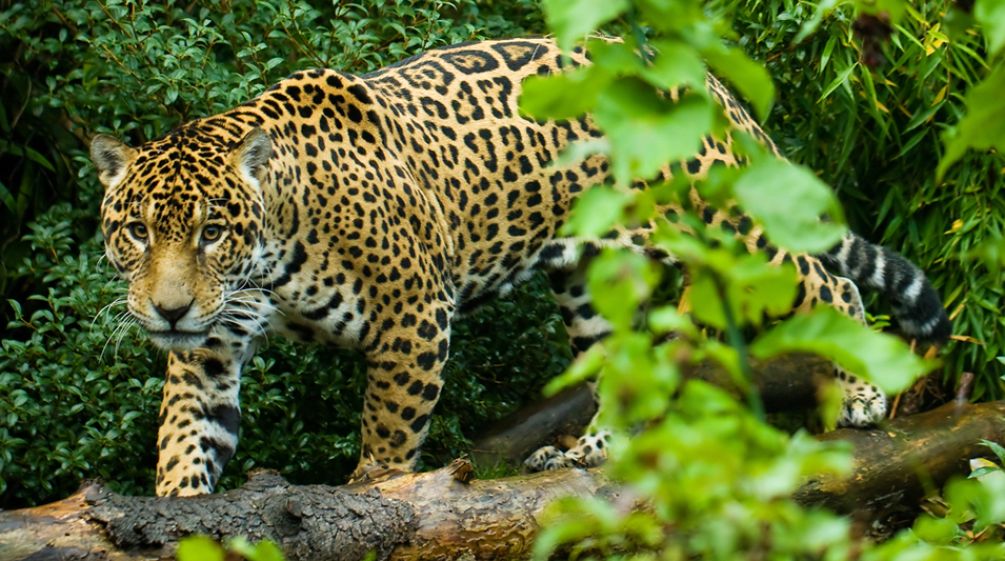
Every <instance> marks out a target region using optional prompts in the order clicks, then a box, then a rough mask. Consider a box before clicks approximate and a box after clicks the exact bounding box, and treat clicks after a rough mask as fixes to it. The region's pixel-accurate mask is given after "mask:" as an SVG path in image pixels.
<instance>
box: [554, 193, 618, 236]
mask: <svg viewBox="0 0 1005 561" xmlns="http://www.w3.org/2000/svg"><path fill="white" fill-rule="evenodd" d="M629 200H631V197H630V196H629V195H628V194H627V193H624V192H622V191H618V190H617V189H614V188H612V187H608V186H606V185H598V186H596V187H593V188H591V189H588V190H587V191H586V192H585V193H583V194H582V196H580V197H579V198H578V199H577V200H576V203H575V206H574V207H573V209H572V214H571V215H570V216H569V221H568V222H566V223H565V224H564V225H563V226H562V232H563V233H564V234H572V235H577V236H586V237H599V236H602V235H603V234H606V233H607V232H609V231H610V230H611V228H613V227H614V225H615V224H617V223H618V221H619V220H620V219H621V211H622V210H623V209H624V208H625V205H627V204H628V201H629Z"/></svg>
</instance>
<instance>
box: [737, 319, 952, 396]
mask: <svg viewBox="0 0 1005 561" xmlns="http://www.w3.org/2000/svg"><path fill="white" fill-rule="evenodd" d="M750 351H751V353H752V354H754V355H755V356H757V357H759V358H770V357H772V356H777V355H779V354H782V353H792V352H810V353H816V354H819V355H821V356H823V357H826V358H829V359H831V360H833V361H834V362H835V363H837V364H838V365H839V366H841V367H843V368H844V369H845V370H847V371H849V372H851V373H852V374H855V375H856V376H861V377H863V378H865V379H866V380H868V381H870V382H872V383H874V384H876V385H877V386H879V387H880V388H881V389H883V390H884V391H885V392H886V393H889V394H894V393H897V392H899V391H902V390H904V389H906V388H907V387H908V386H910V385H911V384H912V383H913V382H914V380H916V379H917V378H918V377H919V376H921V375H922V374H924V373H925V372H928V371H929V370H931V369H932V368H933V367H934V366H935V365H934V363H932V362H929V361H925V360H923V359H921V358H920V357H918V356H917V355H915V354H914V353H912V352H911V350H910V348H909V347H908V346H907V344H905V343H904V342H903V341H901V340H900V339H897V338H896V337H893V336H890V335H885V334H882V333H877V332H875V331H872V330H870V329H869V328H868V327H866V326H864V325H862V324H861V323H859V322H857V321H856V320H854V319H852V318H850V317H848V316H846V315H844V314H842V313H841V312H838V311H837V310H836V309H834V308H832V307H830V306H819V307H817V308H815V309H814V310H813V311H812V312H811V313H808V314H800V315H796V316H795V317H792V318H790V319H788V320H786V321H784V322H782V323H781V324H779V325H778V326H776V327H774V328H773V329H771V330H770V331H768V332H767V333H765V334H764V335H762V336H761V337H759V338H758V339H757V340H756V341H755V342H754V344H753V345H751V348H750Z"/></svg>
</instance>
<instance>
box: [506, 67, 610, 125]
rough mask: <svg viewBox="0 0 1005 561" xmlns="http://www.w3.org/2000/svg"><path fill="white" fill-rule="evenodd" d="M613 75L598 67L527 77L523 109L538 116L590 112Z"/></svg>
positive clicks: (548, 117) (521, 102)
mask: <svg viewBox="0 0 1005 561" xmlns="http://www.w3.org/2000/svg"><path fill="white" fill-rule="evenodd" d="M610 80H611V78H610V76H609V75H608V74H607V73H606V72H604V71H603V70H601V69H599V68H596V67H592V66H590V67H583V68H577V69H575V70H572V71H569V72H563V73H561V74H552V75H549V76H531V77H529V78H527V79H526V80H524V82H523V91H522V93H521V94H520V102H519V103H520V112H521V113H523V114H524V115H529V116H531V117H535V118H538V119H573V118H576V117H579V116H580V115H583V114H586V113H589V112H590V111H592V110H593V108H594V106H595V105H596V103H597V97H598V96H599V95H600V93H601V91H603V89H604V87H606V86H607V84H608V83H609V82H610Z"/></svg>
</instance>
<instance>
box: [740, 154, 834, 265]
mask: <svg viewBox="0 0 1005 561" xmlns="http://www.w3.org/2000/svg"><path fill="white" fill-rule="evenodd" d="M734 192H735V194H736V198H737V201H739V203H740V206H741V207H743V209H744V210H745V211H746V212H747V213H748V214H749V215H750V216H751V217H752V218H753V219H754V220H756V221H758V222H759V223H760V224H761V225H762V226H763V227H764V231H765V233H766V234H767V236H768V239H770V240H771V241H772V242H773V243H775V244H777V245H779V246H782V247H784V248H786V249H788V250H790V251H794V252H808V253H819V252H821V251H825V250H826V249H828V248H830V247H832V246H833V245H834V244H835V243H837V242H838V241H839V240H840V239H841V236H842V235H844V232H845V227H844V225H843V216H844V214H843V212H842V211H841V205H840V204H839V203H838V200H837V198H836V197H835V196H834V193H833V192H832V191H831V190H830V187H828V186H827V185H826V184H825V183H824V182H822V181H820V180H819V179H817V177H816V176H815V175H813V173H811V172H810V171H809V170H807V169H806V168H803V167H800V166H796V165H793V164H790V163H788V162H786V161H784V160H779V159H775V158H762V159H760V160H758V161H757V162H755V163H754V164H752V165H751V166H750V168H748V169H747V171H746V172H745V173H743V175H741V176H740V179H739V180H738V181H737V183H736V185H735V187H734ZM824 216H826V217H827V218H828V220H829V222H824V221H823V217H824Z"/></svg>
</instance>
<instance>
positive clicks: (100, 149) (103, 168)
mask: <svg viewBox="0 0 1005 561" xmlns="http://www.w3.org/2000/svg"><path fill="white" fill-rule="evenodd" d="M135 157H136V150H135V149H133V148H130V147H129V146H126V145H125V144H123V143H122V142H120V141H119V140H117V139H115V138H112V137H111V136H108V135H107V134H99V135H97V136H95V137H94V138H92V139H91V161H92V162H94V167H95V168H97V169H98V180H100V181H101V184H102V185H104V186H105V188H106V189H111V188H112V187H115V186H116V185H117V184H118V183H119V181H122V178H123V177H125V175H126V168H128V167H129V164H130V163H131V162H132V161H133V158H135Z"/></svg>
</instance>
